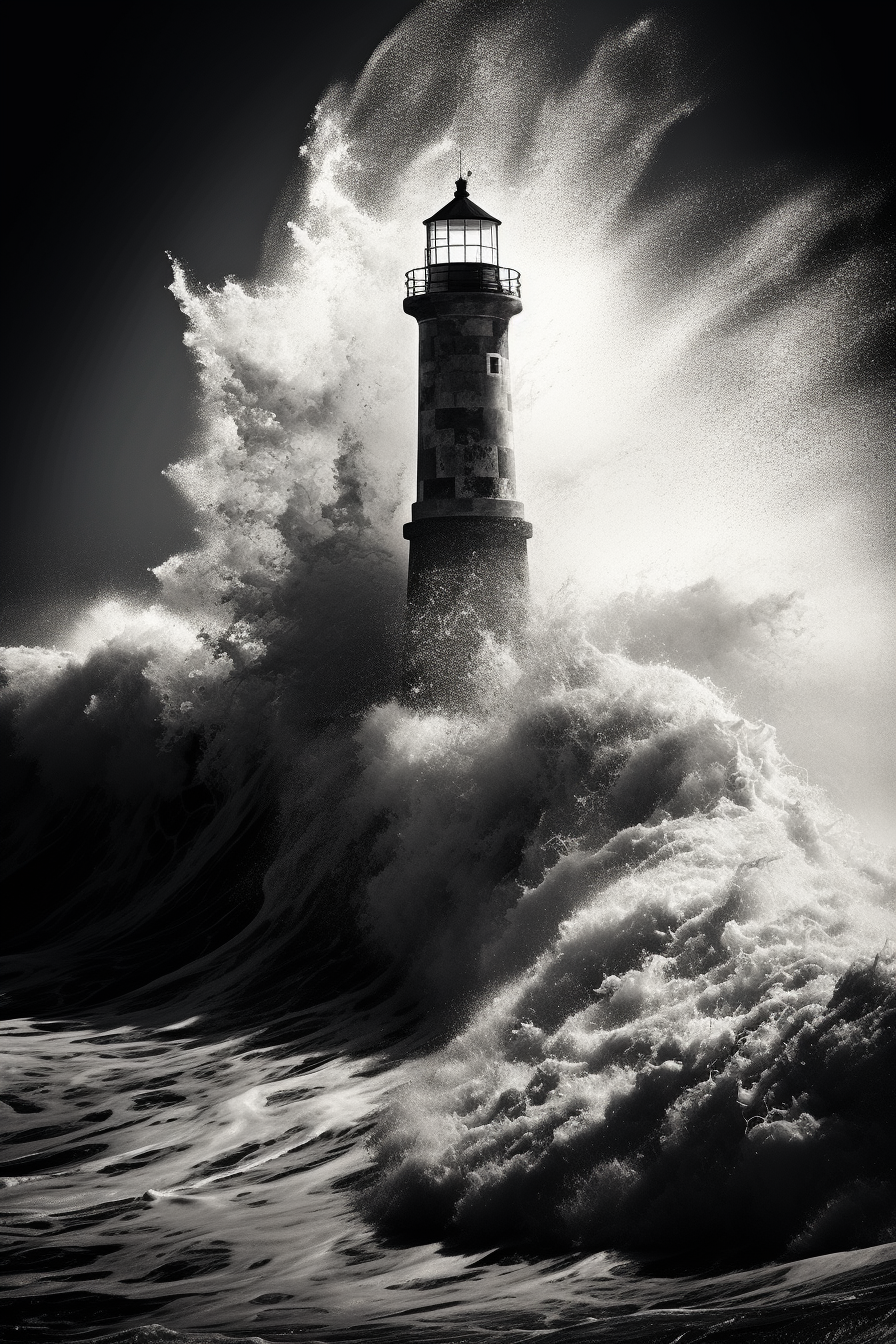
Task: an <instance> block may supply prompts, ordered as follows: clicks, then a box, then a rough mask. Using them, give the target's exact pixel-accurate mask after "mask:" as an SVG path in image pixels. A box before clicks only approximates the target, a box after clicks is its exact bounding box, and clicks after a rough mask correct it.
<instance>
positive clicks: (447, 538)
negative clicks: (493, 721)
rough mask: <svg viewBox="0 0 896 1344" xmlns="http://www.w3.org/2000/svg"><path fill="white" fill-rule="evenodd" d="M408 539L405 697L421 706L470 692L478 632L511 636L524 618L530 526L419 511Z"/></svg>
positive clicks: (460, 701)
mask: <svg viewBox="0 0 896 1344" xmlns="http://www.w3.org/2000/svg"><path fill="white" fill-rule="evenodd" d="M404 535H405V537H407V539H408V541H409V542H410V556H409V560H408V601H407V611H406V616H405V640H404V668H403V686H402V690H403V696H404V699H405V701H406V702H407V703H408V704H411V705H414V706H415V707H417V708H420V709H447V710H462V709H465V708H467V707H468V706H469V705H470V704H471V703H472V702H473V700H474V698H475V692H476V689H477V685H478V683H474V680H473V678H474V675H475V673H476V666H477V655H478V653H479V651H480V649H481V646H482V640H483V636H484V635H486V634H491V635H492V636H493V637H494V638H495V639H496V640H497V641H498V642H499V643H508V642H511V643H512V642H514V641H515V640H516V639H517V638H518V636H519V635H520V633H521V631H522V628H523V625H524V623H525V619H526V613H527V610H528V595H529V567H528V560H527V557H526V542H527V540H528V538H529V537H531V535H532V525H531V523H527V522H526V521H525V520H524V519H522V518H483V517H475V516H473V517H467V518H458V517H448V518H421V519H419V520H418V521H416V522H412V523H406V524H405V527H404Z"/></svg>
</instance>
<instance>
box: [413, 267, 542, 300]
mask: <svg viewBox="0 0 896 1344" xmlns="http://www.w3.org/2000/svg"><path fill="white" fill-rule="evenodd" d="M405 283H406V286H407V292H408V296H409V297H411V296H412V295H415V294H448V293H457V292H464V291H466V292H467V293H471V292H473V293H477V292H482V291H483V290H484V291H486V292H487V293H490V294H510V295H511V296H512V297H513V298H516V299H518V298H519V296H520V273H519V271H511V270H508V268H507V267H506V266H486V265H477V264H476V263H475V262H469V261H454V262H445V263H444V264H441V265H438V266H418V267H417V269H416V270H413V271H408V273H407V275H406V276H405Z"/></svg>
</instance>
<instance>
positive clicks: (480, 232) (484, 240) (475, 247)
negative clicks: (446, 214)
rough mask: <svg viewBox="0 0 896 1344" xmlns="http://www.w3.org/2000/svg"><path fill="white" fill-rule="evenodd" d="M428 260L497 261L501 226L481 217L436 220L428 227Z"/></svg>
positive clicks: (433, 263) (436, 262)
mask: <svg viewBox="0 0 896 1344" xmlns="http://www.w3.org/2000/svg"><path fill="white" fill-rule="evenodd" d="M426 259H427V262H428V264H429V265H430V266H438V265H444V264H445V262H456V263H465V262H466V263H469V262H474V263H478V264H484V265H489V266H496V265H497V264H498V227H497V225H496V224H492V223H490V222H489V221H488V220H481V219H437V220H434V221H433V222H432V223H431V224H430V225H429V226H428V232H427V256H426Z"/></svg>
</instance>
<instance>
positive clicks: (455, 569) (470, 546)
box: [403, 177, 532, 709]
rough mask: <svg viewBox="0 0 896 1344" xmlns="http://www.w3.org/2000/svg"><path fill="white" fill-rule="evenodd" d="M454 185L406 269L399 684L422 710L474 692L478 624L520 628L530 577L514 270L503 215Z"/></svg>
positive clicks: (481, 630)
mask: <svg viewBox="0 0 896 1344" xmlns="http://www.w3.org/2000/svg"><path fill="white" fill-rule="evenodd" d="M455 185H456V187H457V190H456V191H455V193H454V199H453V200H452V201H449V203H448V204H447V205H446V206H445V207H444V208H443V209H442V210H439V211H438V212H437V213H436V214H434V215H431V216H430V218H429V219H427V220H424V224H425V226H426V252H425V262H426V264H425V265H424V266H422V267H420V268H419V269H417V270H413V271H408V273H407V298H406V299H405V301H404V310H405V312H406V313H410V315H411V316H412V317H415V318H416V319H417V323H418V325H419V331H420V394H419V412H418V446H417V499H416V501H415V503H414V504H413V505H412V507H411V521H410V522H409V523H406V524H405V526H404V535H405V537H406V538H407V540H408V541H409V542H410V554H409V557H408V599H407V614H406V620H405V644H404V673H403V691H404V696H405V699H406V700H407V702H408V703H410V704H413V705H419V706H420V707H421V708H424V707H425V708H445V709H461V708H463V707H464V705H465V704H467V703H469V701H470V699H471V697H472V691H473V686H472V684H471V674H472V673H473V668H474V661H475V657H476V653H477V651H478V650H479V648H480V647H481V643H482V638H483V636H484V635H486V634H489V633H490V634H492V635H493V636H494V637H495V638H496V639H497V640H499V641H500V642H502V643H503V642H506V641H512V640H513V639H514V637H515V636H516V635H517V634H518V633H519V631H520V629H521V627H522V624H523V621H524V618H525V613H526V606H527V598H528V586H529V571H528V561H527V557H526V542H527V540H528V538H529V537H531V535H532V526H531V524H530V523H527V522H526V521H525V519H524V517H523V506H522V504H521V503H520V502H519V500H518V499H517V498H516V470H515V465H514V455H513V408H512V402H511V391H510V363H509V354H508V343H507V329H508V327H509V325H510V319H511V318H512V317H513V316H514V314H515V313H518V312H520V311H521V309H522V306H523V305H522V303H521V302H520V277H519V272H518V271H511V270H507V269H506V267H502V266H500V265H499V264H498V227H499V225H500V223H501V221H500V220H499V219H495V217H494V216H493V215H490V214H488V213H487V212H486V211H485V210H483V209H481V208H480V207H479V206H478V205H475V204H474V203H473V201H471V200H470V197H469V195H468V192H467V182H466V179H465V178H463V177H461V178H459V179H458V181H457V183H456V184H455Z"/></svg>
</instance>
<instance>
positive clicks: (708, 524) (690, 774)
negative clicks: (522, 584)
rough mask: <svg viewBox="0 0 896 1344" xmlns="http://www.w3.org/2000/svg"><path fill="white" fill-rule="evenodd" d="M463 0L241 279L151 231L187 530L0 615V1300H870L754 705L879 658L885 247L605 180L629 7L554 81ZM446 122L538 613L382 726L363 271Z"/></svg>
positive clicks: (641, 1335)
mask: <svg viewBox="0 0 896 1344" xmlns="http://www.w3.org/2000/svg"><path fill="white" fill-rule="evenodd" d="M497 9H499V10H500V13H497V12H496V14H495V15H491V12H490V10H489V9H488V7H485V8H480V7H474V6H469V5H467V4H463V3H453V4H447V5H446V4H439V5H424V6H422V7H420V9H418V10H416V11H414V13H413V14H412V15H411V16H410V17H409V18H408V19H407V20H406V21H405V22H404V23H403V24H402V25H401V26H400V27H399V28H398V29H397V30H396V32H395V33H393V34H392V35H391V37H390V38H389V39H388V40H387V41H386V42H385V43H384V44H383V46H382V47H381V48H380V49H378V51H377V52H376V53H375V54H374V55H373V57H372V58H371V60H370V62H369V64H368V66H367V67H366V69H365V71H364V72H363V74H362V76H361V77H360V79H359V81H358V82H357V83H356V84H355V85H353V86H352V87H344V88H337V89H334V90H331V91H330V92H329V93H328V94H327V95H326V96H325V97H324V99H323V100H322V103H321V105H320V107H319V108H318V111H317V114H316V118H315V121H314V124H313V126H312V127H311V128H310V130H309V135H308V138H307V141H306V143H305V145H304V146H303V150H302V157H301V161H300V165H299V169H298V171H297V175H296V180H295V182H294V183H292V184H291V185H290V186H289V187H288V188H287V190H286V191H285V192H284V197H283V200H282V202H281V208H280V210H279V212H278V215H277V218H276V219H275V221H274V222H273V224H272V226H271V231H270V235H269V239H268V245H267V250H266V258H265V262H264V266H263V268H262V272H261V274H260V275H259V277H258V278H257V279H256V280H254V281H252V282H251V283H250V282H244V281H239V280H237V279H234V278H231V279H229V280H227V281H226V282H225V283H224V284H223V285H221V286H218V287H202V286H198V285H195V284H193V283H192V282H191V281H190V279H189V276H188V274H187V271H186V269H185V268H184V266H182V265H181V264H180V262H178V261H175V262H174V279H173V283H172V290H173V294H174V296H175V298H176V300H177V302H178V303H179V304H180V305H181V308H182V310H183V312H184V315H185V318H186V324H187V333H186V337H185V340H186V344H187V346H188V348H189V350H190V352H191V356H192V358H193V359H194V361H195V365H196V368H197V371H198V377H199V382H200V388H201V395H200V407H199V413H198V428H197V431H196V435H195V439H194V443H193V446H192V448H191V451H190V453H189V455H187V456H186V457H184V458H183V459H182V460H180V461H178V462H177V463H176V464H175V465H174V466H173V467H172V468H171V469H170V472H169V475H170V477H171V480H172V481H173V483H174V484H175V485H176V487H177V488H178V489H179V490H180V491H181V492H182V494H183V495H184V497H185V498H186V499H187V500H188V501H189V503H190V504H191V506H192V508H193V509H194V511H195V517H196V520H197V540H196V545H195V547H194V548H193V549H191V550H189V551H186V552H184V553H182V554H179V555H175V556H173V557H171V558H170V559H169V560H167V561H166V562H165V563H164V564H162V565H161V566H160V567H159V568H158V570H157V571H155V574H156V580H157V591H156V597H155V600H154V601H153V602H151V603H145V602H144V603H139V602H136V601H134V600H130V599H128V598H126V597H119V598H114V597H106V598H104V599H103V600H99V601H97V602H96V603H94V604H93V605H92V606H90V607H88V608H87V609H85V610H83V611H80V612H77V613H74V614H73V616H72V619H71V621H70V623H69V625H68V627H67V628H66V629H65V630H64V631H63V632H62V633H61V634H60V638H59V640H58V643H57V644H56V645H55V646H54V647H48V648H24V647H23V648H7V649H4V650H3V651H2V665H3V673H4V683H3V688H2V693H0V694H2V704H3V731H4V736H5V740H6V742H7V744H8V748H9V759H10V768H9V770H8V772H7V781H8V782H7V784H6V786H5V801H4V816H5V821H4V832H5V844H6V850H7V854H8V858H7V860H6V866H5V877H4V884H5V887H6V890H7V892H8V911H9V913H8V916H7V929H6V937H5V938H4V944H5V946H4V949H3V957H2V980H3V983H2V990H3V995H4V998H3V1005H4V1018H5V1022H4V1032H3V1037H2V1044H0V1050H2V1074H0V1077H2V1084H0V1114H2V1128H3V1135H2V1137H3V1143H4V1152H3V1157H2V1169H0V1179H2V1185H3V1193H2V1202H3V1208H4V1244H5V1252H4V1266H3V1272H4V1279H3V1285H4V1297H3V1302H4V1308H3V1310H4V1315H5V1318H6V1320H7V1322H8V1326H6V1327H2V1329H4V1330H8V1333H7V1334H2V1335H0V1337H2V1338H9V1339H16V1340H22V1339H26V1340H34V1341H38V1340H46V1341H59V1340H63V1339H65V1340H69V1339H71V1340H75V1339H80V1340H107V1341H112V1340H115V1341H118V1342H119V1344H151V1342H155V1341H163V1340H172V1341H190V1340H192V1341H194V1344H196V1342H198V1341H201V1340H207V1341H208V1340H214V1339H223V1338H236V1339H252V1340H262V1341H276V1340H287V1339H295V1338H302V1339H308V1340H319V1341H327V1344H335V1342H336V1341H368V1340H379V1341H390V1340H391V1341H436V1340H444V1341H454V1342H457V1341H467V1340H471V1341H472V1340H480V1339H482V1340H491V1339H494V1340H501V1341H515V1342H516V1341H520V1342H522V1341H530V1340H536V1339H539V1340H541V1339H548V1340H567V1339H568V1340H572V1339H576V1340H594V1341H598V1340H599V1341H604V1340H606V1341H629V1340H632V1341H635V1340H643V1341H647V1340H650V1341H657V1342H659V1341H662V1342H663V1344H673V1341H677V1342H678V1344H685V1342H687V1344H690V1342H691V1341H698V1340H703V1339H709V1338H712V1339H716V1338H719V1339H732V1340H734V1339H738V1340H750V1339H757V1338H762V1339H769V1340H782V1341H783V1340H785V1339H786V1340H795V1339H803V1338H806V1339H808V1338H810V1337H811V1338H812V1339H813V1340H817V1341H823V1340H831V1341H833V1340H840V1339H844V1340H845V1339H850V1340H853V1341H868V1342H869V1344H870V1342H871V1341H877V1340H882V1339H885V1338H887V1337H888V1335H887V1331H888V1330H889V1331H892V1330H893V1329H894V1328H896V1274H894V1266H896V1159H894V1153H896V1124H894V1119H896V1117H894V1111H896V1106H894V1094H893V1085H892V1078H893V1070H894V1064H896V955H894V940H896V913H894V865H893V858H892V854H888V853H887V852H886V850H885V849H884V848H881V847H880V846H879V845H876V844H874V843H872V842H871V841H869V840H867V839H866V838H865V837H864V835H863V830H862V827H861V826H859V825H857V824H856V823H855V822H853V821H852V820H851V819H850V818H849V816H848V815H847V814H846V813H845V812H844V810H843V809H842V807H840V806H838V805H837V803H836V801H834V800H832V799H831V798H830V797H829V796H828V794H827V793H826V792H825V791H824V790H823V789H822V788H821V787H819V786H818V785H817V784H816V783H814V782H813V781H812V780H811V779H810V778H809V776H807V774H806V772H805V770H803V769H801V768H800V767H799V766H798V765H796V764H794V763H792V761H791V760H790V759H789V758H788V755H787V754H785V752H784V751H783V750H782V748H781V745H780V744H779V740H778V736H777V734H776V732H775V729H774V728H773V727H772V726H770V724H769V723H767V722H765V721H764V720H763V715H762V714H761V713H760V712H759V711H760V710H761V709H762V707H763V706H764V705H768V706H770V708H772V709H774V708H776V707H783V708H784V709H785V710H787V712H788V713H791V718H792V721H793V722H794V723H796V722H797V720H798V716H795V715H794V714H793V713H792V704H791V700H789V699H788V697H787V694H783V693H782V692H781V690H780V686H781V685H782V684H784V685H789V686H790V687H791V691H790V692H789V694H790V695H791V696H793V697H795V698H797V699H803V700H806V701H807V702H808V703H810V704H812V705H817V706H818V716H817V719H816V729H815V731H816V734H817V736H818V737H825V736H826V735H827V734H828V732H829V729H830V732H831V733H833V732H834V729H833V727H831V725H830V724H829V723H828V720H827V718H826V717H825V715H826V713H827V711H826V710H825V709H824V703H825V698H824V695H823V694H822V693H821V692H818V691H817V687H818V686H821V687H822V690H824V688H825V687H829V686H830V685H832V684H834V683H835V682H836V680H837V678H838V677H841V676H842V675H844V668H847V669H848V662H844V658H845V657H846V655H845V654H844V648H845V647H846V646H847V645H849V644H850V643H853V644H855V643H856V641H859V640H861V644H862V655H861V658H862V662H863V665H865V666H876V660H880V658H881V648H882V646H883V644H884V642H885V636H886V631H884V632H883V633H881V630H880V628H879V627H880V623H878V626H875V622H874V611H875V602H876V601H877V597H878V594H879V593H880V592H881V591H882V590H883V589H884V587H885V586H886V583H887V582H888V581H889V577H890V576H889V572H888V571H887V568H886V564H885V562H884V560H882V559H881V556H882V555H884V554H885V549H884V548H883V547H882V546H881V544H880V535H881V534H880V530H879V529H878V530H875V529H876V524H875V517H876V515H875V511H874V507H873V506H874V500H875V498H876V496H875V494H874V491H875V490H876V488H877V482H878V479H879V478H878V477H877V476H876V475H875V471H877V467H876V466H875V464H876V463H878V462H879V460H880V458H881V454H882V451H883V445H885V443H886V436H887V432H888V429H887V407H886V405H885V404H884V401H883V400H882V398H881V397H880V395H879V394H878V392H877V391H876V390H875V389H874V388H872V387H869V386H867V385H866V384H863V383H862V382H861V381H860V380H857V379H856V378H855V377H853V376H852V374H853V371H854V368H855V365H856V361H857V360H858V358H859V355H860V353H861V350H862V349H863V348H864V344H863V343H864V342H865V341H866V339H867V336H868V332H869V330H872V329H875V327H876V324H878V323H879V321H880V319H881V315H882V312H883V300H882V299H881V297H880V283H879V281H880V271H879V258H877V257H876V256H875V255H874V254H873V253H871V252H869V251H868V250H863V249H862V247H861V245H860V244H858V243H857V244H856V245H855V246H853V247H851V248H846V249H841V250H840V251H839V252H838V253H837V255H836V257H835V259H834V260H833V261H830V262H828V261H826V263H825V265H824V266H823V267H818V266H816V265H814V264H813V258H816V257H817V255H818V253H819V252H820V251H821V250H823V246H822V245H823V242H824V239H825V238H826V237H828V235H829V234H830V233H831V231H832V230H836V229H848V226H849V225H850V222H851V221H853V222H854V221H855V219H857V218H859V217H861V215H862V212H863V211H865V210H867V208H868V202H867V201H863V200H856V199H855V198H854V197H853V196H851V195H850V194H849V191H848V190H846V189H845V188H844V187H843V186H842V184H840V185H838V184H835V183H825V182H817V183H815V184H813V185H812V186H811V187H808V188H801V189H799V190H797V189H792V190H791V189H789V188H787V187H786V186H782V185H781V183H780V182H779V181H774V182H769V183H766V184H764V185H757V184H755V183H753V184H749V185H748V186H741V187H740V188H738V187H737V185H736V184H729V189H728V193H727V195H725V194H724V193H723V196H724V208H722V207H720V206H719V204H718V200H716V199H711V198H710V196H708V195H707V194H705V193H701V192H700V191H698V190H697V189H696V188H694V187H689V188H687V189H686V188H684V187H683V188H682V189H681V190H680V191H678V192H676V193H673V194H672V195H671V196H666V197H664V198H663V199H662V200H645V199H644V198H643V196H642V195H639V193H641V192H642V188H643V183H644V180H645V174H646V173H647V171H648V169H649V167H650V165H651V164H652V163H653V161H654V160H655V157H656V155H657V153H658V152H659V148H660V146H661V145H662V143H663V139H664V137H665V136H666V135H667V133H668V132H669V130H670V128H672V127H674V126H675V125H676V124H677V123H678V122H679V121H681V120H682V119H683V118H686V117H687V116H688V115H689V114H690V112H691V111H692V110H693V108H694V107H695V106H696V104H697V102H698V101H699V97H700V90H699V87H698V84H697V82H696V80H695V77H694V76H693V75H692V74H691V73H689V72H688V69H687V63H686V60H685V59H684V57H683V56H682V53H681V50H680V44H679V43H678V42H677V41H676V40H675V37H674V34H672V33H671V31H670V30H668V29H667V28H665V27H664V24H663V22H662V21H661V20H660V19H657V18H652V19H651V18H645V19H644V20H643V21H641V22H639V23H638V24H636V25H634V26H633V27H629V28H627V29H624V30H620V31H619V32H616V33H614V34H611V35H610V36H608V37H605V38H603V39H602V40H601V42H600V43H599V44H598V45H597V47H596V48H595V49H594V50H593V51H589V52H587V53H583V54H582V58H581V61H580V65H579V68H578V69H577V71H576V73H575V75H574V76H573V75H571V74H570V73H569V70H568V69H567V70H566V73H565V74H564V75H563V77H562V78H561V75H560V74H559V73H558V67H557V64H556V60H555V56H556V53H554V52H553V49H552V45H551V38H550V32H549V31H548V32H547V35H546V34H545V30H544V12H543V11H541V10H540V9H539V8H538V7H537V6H532V7H528V6H513V7H510V9H509V10H508V9H506V8H505V7H497ZM490 15H491V16H490ZM434 50H436V51H438V52H439V53H440V55H439V58H438V59H436V58H434V57H433V55H432V52H433V51H434ZM446 70H451V71H461V72H462V77H461V76H460V75H455V74H447V73H446ZM457 143H462V144H463V145H464V147H465V153H467V154H469V155H470V158H471V161H472V162H473V165H474V173H475V175H476V176H475V177H474V183H475V184H476V193H477V195H478V196H481V198H482V199H483V200H487V201H488V202H489V204H490V206H491V205H492V204H493V206H494V208H495V209H496V211H497V213H498V214H499V215H500V217H501V218H502V220H503V221H504V223H503V233H502V247H503V248H504V249H505V253H504V254H502V261H504V260H505V259H506V260H507V261H508V262H509V263H510V264H512V265H514V266H518V267H519V269H520V271H521V272H522V279H523V302H524V313H523V314H522V315H521V317H520V318H518V319H516V320H515V326H514V329H513V331H512V333H511V342H512V347H513V362H514V406H515V415H516V427H517V432H518V436H519V439H520V441H521V445H522V447H521V450H520V460H521V466H522V483H521V491H520V494H521V498H522V499H524V500H525V501H526V505H527V512H528V514H529V516H531V517H532V519H533V522H534V524H535V539H534V541H533V543H532V546H531V548H530V557H531V565H532V571H533V605H532V615H531V620H530V622H529V625H528V628H527V630H526V632H525V636H524V639H523V640H522V642H521V645H520V646H519V647H518V648H515V649H507V648H503V647H500V646H498V645H496V644H495V643H494V641H492V640H490V639H488V638H486V639H484V640H483V642H482V647H481V649H480V651H479V655H478V665H477V676H476V678H475V685H476V692H475V694H473V692H472V691H471V695H470V703H469V705H468V706H467V708H466V710H465V712H463V713H452V714H437V713H428V714H422V713H417V712H414V711H413V710H411V709H409V708H408V707H407V706H404V705H402V704H401V703H400V702H399V700H398V699H397V691H396V688H397V683H398V667H399V658H400V639H401V621H402V613H403V599H404V594H403V587H404V581H405V565H406V556H405V553H404V550H403V547H404V543H403V541H402V538H401V524H402V522H403V521H405V519H406V517H407V510H408V509H409V501H410V499H411V497H412V495H413V493H414V491H413V482H412V479H411V476H412V463H413V442H414V424H415V395H414V394H415V384H414V373H415V340H416V332H415V330H414V329H413V323H412V322H410V321H409V320H408V319H407V318H406V317H405V316H404V314H403V313H402V311H401V302H400V300H401V281H402V275H403V272H404V271H405V270H406V269H408V267H410V266H412V265H416V264H418V263H419V259H420V258H419V251H420V248H421V246H422V241H421V239H422V229H421V227H420V224H419V221H420V220H422V219H423V218H424V217H425V216H426V215H427V214H429V213H431V210H432V208H434V205H436V204H438V202H439V201H440V200H441V199H442V197H443V196H445V195H446V182H448V181H449V179H450V176H451V171H450V169H451V165H452V163H453V155H454V147H455V145H456V144H457ZM479 184H482V185H479ZM739 192H740V194H738V193H739ZM714 212H715V213H714ZM698 237H702V238H703V240H704V242H703V244H702V245H701V246H698V245H697V243H696V242H695V239H697V238H698ZM707 239H709V240H710V241H709V242H707V241H706V240H707ZM682 240H685V241H684V242H682ZM688 240H690V242H688ZM511 251H512V255H511ZM869 464H870V465H869ZM872 468H873V470H872ZM869 481H871V482H872V484H871V485H869V484H868V482H869ZM859 517H861V518H862V519H863V520H864V521H863V524H862V527H861V528H859V527H858V526H857V523H856V520H857V519H858V518H859ZM745 520H746V522H745ZM888 563H889V562H888ZM801 593H802V594H803V596H801V595H800V594H801ZM807 593H808V595H807ZM834 616H836V621H834V620H833V617H834ZM834 626H836V634H831V630H832V629H833V628H834ZM793 687H796V691H794V690H793ZM813 687H815V688H816V691H814V692H813V690H812V688H813ZM813 694H814V695H815V700H814V701H813V699H812V696H813ZM794 731H795V730H794ZM833 740H835V741H836V740H837V739H836V737H834V738H833Z"/></svg>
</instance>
